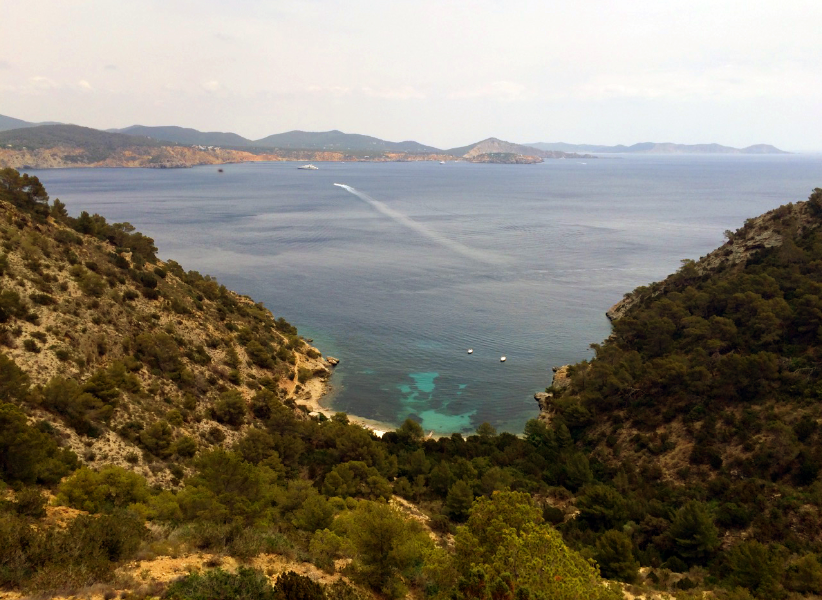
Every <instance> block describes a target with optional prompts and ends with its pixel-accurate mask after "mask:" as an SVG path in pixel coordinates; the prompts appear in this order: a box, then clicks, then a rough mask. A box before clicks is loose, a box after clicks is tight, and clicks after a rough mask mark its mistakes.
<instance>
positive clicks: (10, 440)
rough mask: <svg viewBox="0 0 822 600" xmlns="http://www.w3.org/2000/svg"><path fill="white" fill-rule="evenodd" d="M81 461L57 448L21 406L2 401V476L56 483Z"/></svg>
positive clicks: (31, 481)
mask: <svg viewBox="0 0 822 600" xmlns="http://www.w3.org/2000/svg"><path fill="white" fill-rule="evenodd" d="M78 462H79V461H78V460H77V456H76V455H75V454H74V453H73V452H71V451H70V450H63V449H60V448H58V446H57V444H56V443H55V442H54V440H53V439H52V438H51V437H50V436H49V435H48V434H46V433H43V432H42V431H40V430H38V429H36V428H34V427H32V426H30V425H29V424H28V421H27V419H26V416H25V415H24V414H23V413H22V412H21V411H20V410H19V409H18V408H16V407H14V406H12V405H11V404H4V403H2V402H0V479H2V480H4V481H7V482H16V481H19V482H22V483H55V482H57V481H60V479H61V478H62V477H63V476H64V475H66V474H67V473H69V472H70V471H71V470H73V469H75V468H76V467H77V465H78ZM0 539H1V538H0Z"/></svg>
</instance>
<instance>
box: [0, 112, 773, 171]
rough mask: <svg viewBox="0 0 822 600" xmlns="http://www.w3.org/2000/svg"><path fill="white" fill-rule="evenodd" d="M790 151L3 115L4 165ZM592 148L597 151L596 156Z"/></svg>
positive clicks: (491, 159) (485, 159)
mask: <svg viewBox="0 0 822 600" xmlns="http://www.w3.org/2000/svg"><path fill="white" fill-rule="evenodd" d="M618 152H625V153H654V154H681V153H682V154H684V153H702V154H705V153H710V154H786V153H785V152H783V151H782V150H779V149H777V148H774V147H773V146H769V145H766V144H760V145H757V146H750V147H748V148H743V149H737V148H730V147H728V146H720V145H719V144H699V145H693V146H689V145H683V144H655V143H643V144H635V145H633V146H591V145H573V144H565V143H557V144H545V143H537V144H528V145H522V144H514V143H511V142H506V141H504V140H500V139H498V138H493V137H492V138H487V139H484V140H481V141H479V142H476V143H474V144H469V145H468V146H461V147H458V148H451V149H447V150H443V149H439V148H435V147H433V146H426V145H424V144H420V143H419V142H415V141H402V142H390V141H386V140H381V139H379V138H375V137H371V136H367V135H361V134H355V133H344V132H342V131H338V130H332V131H322V132H311V131H297V130H295V131H288V132H285V133H277V134H274V135H269V136H267V137H264V138H261V139H259V140H250V139H247V138H244V137H242V136H240V135H238V134H236V133H231V132H217V131H211V132H204V131H199V130H197V129H190V128H185V127H177V126H163V127H150V126H145V125H132V126H131V127H126V128H123V129H109V130H106V131H102V130H99V129H92V128H89V127H81V126H79V125H69V124H63V123H53V122H48V123H32V122H28V121H23V120H21V119H16V118H13V117H7V116H3V115H0V168H5V167H12V168H16V169H48V168H68V167H152V168H181V167H193V166H200V165H218V164H227V163H241V162H261V161H311V162H314V161H332V162H334V161H336V162H342V161H352V162H353V161H368V162H406V161H440V162H450V161H463V162H473V163H497V164H535V163H541V162H543V161H544V160H546V159H561V158H586V159H590V158H596V156H595V154H599V153H618ZM591 153H594V154H591Z"/></svg>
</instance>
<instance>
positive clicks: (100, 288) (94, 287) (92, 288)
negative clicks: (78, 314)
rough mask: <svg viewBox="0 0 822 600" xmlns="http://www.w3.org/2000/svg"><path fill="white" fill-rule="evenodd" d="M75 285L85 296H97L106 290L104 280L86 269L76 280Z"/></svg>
mask: <svg viewBox="0 0 822 600" xmlns="http://www.w3.org/2000/svg"><path fill="white" fill-rule="evenodd" d="M77 285H79V286H80V289H81V290H82V292H83V293H84V294H85V295H86V296H91V297H93V298H99V297H101V296H102V295H103V294H104V293H105V292H106V282H105V280H104V279H103V278H102V277H100V276H99V275H97V274H96V273H94V272H91V271H87V272H86V273H84V274H83V275H82V276H81V277H80V278H79V279H78V280H77Z"/></svg>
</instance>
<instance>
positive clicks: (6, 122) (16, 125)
mask: <svg viewBox="0 0 822 600" xmlns="http://www.w3.org/2000/svg"><path fill="white" fill-rule="evenodd" d="M53 124H54V123H30V122H29V121H23V120H22V119H15V118H14V117H7V116H5V115H0V131H7V130H9V129H22V128H24V127H37V126H38V125H53Z"/></svg>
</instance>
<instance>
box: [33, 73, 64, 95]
mask: <svg viewBox="0 0 822 600" xmlns="http://www.w3.org/2000/svg"><path fill="white" fill-rule="evenodd" d="M28 87H29V88H30V89H31V90H32V91H37V92H47V91H49V90H53V89H56V88H59V87H60V84H59V83H57V82H56V81H54V80H53V79H49V78H48V77H42V76H40V75H35V76H34V77H31V78H30V79H29V80H28Z"/></svg>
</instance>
